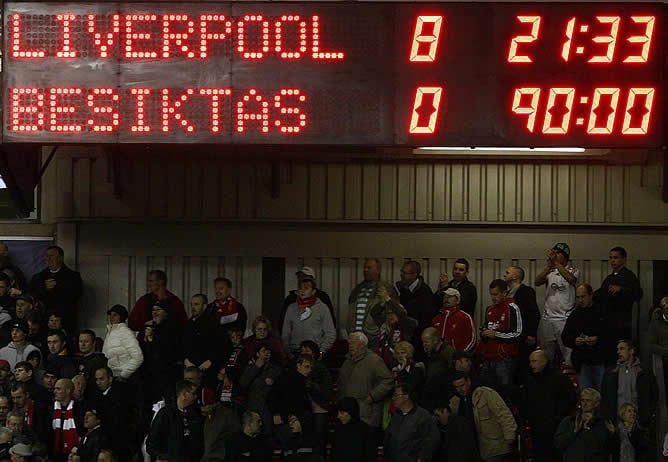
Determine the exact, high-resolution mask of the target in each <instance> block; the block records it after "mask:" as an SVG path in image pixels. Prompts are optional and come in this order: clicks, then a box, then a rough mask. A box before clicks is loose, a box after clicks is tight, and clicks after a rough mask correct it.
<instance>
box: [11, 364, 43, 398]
mask: <svg viewBox="0 0 668 462" xmlns="http://www.w3.org/2000/svg"><path fill="white" fill-rule="evenodd" d="M14 380H15V381H16V382H23V383H25V384H26V387H27V390H28V393H29V394H30V396H31V397H32V398H33V399H34V400H35V401H39V402H40V403H42V404H47V405H50V404H51V399H50V396H49V393H48V392H47V391H46V389H45V388H44V387H43V386H42V384H41V383H38V382H36V381H35V378H34V371H33V367H32V364H30V363H29V362H28V361H21V362H18V363H16V368H15V369H14Z"/></svg>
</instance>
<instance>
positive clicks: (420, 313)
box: [394, 277, 440, 332]
mask: <svg viewBox="0 0 668 462" xmlns="http://www.w3.org/2000/svg"><path fill="white" fill-rule="evenodd" d="M418 279H419V281H420V282H419V283H418V285H417V287H416V288H415V291H414V292H411V291H410V290H409V289H408V288H407V287H403V286H402V285H401V284H400V281H399V282H396V283H395V284H394V289H395V290H396V291H397V293H398V294H399V302H400V303H401V305H402V306H403V307H404V308H405V309H406V312H407V314H408V317H409V318H413V319H415V320H417V322H418V331H420V332H421V331H423V330H424V329H425V327H429V326H431V320H432V319H433V318H434V316H436V313H437V312H438V308H436V307H434V303H433V297H434V296H433V294H432V291H431V288H429V286H428V285H427V283H426V282H424V279H422V278H421V277H420V278H418ZM439 308H440V306H439Z"/></svg>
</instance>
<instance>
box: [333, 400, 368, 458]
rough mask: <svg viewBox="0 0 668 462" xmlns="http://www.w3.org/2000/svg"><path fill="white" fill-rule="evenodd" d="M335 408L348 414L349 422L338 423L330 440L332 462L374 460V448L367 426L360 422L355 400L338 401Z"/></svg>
mask: <svg viewBox="0 0 668 462" xmlns="http://www.w3.org/2000/svg"><path fill="white" fill-rule="evenodd" d="M336 405H337V408H338V409H339V410H340V411H345V412H347V413H348V414H350V417H351V419H350V422H348V423H347V424H345V425H344V424H342V423H341V422H338V423H337V425H336V429H335V431H334V438H333V440H332V456H331V461H332V462H352V461H359V462H367V461H375V460H376V447H375V444H374V441H373V438H370V437H369V436H370V433H371V432H370V431H369V426H368V425H367V424H365V423H364V422H362V421H361V420H360V407H359V404H358V403H357V400H356V399H355V398H350V397H345V398H342V399H341V400H339V401H338V402H337V403H336Z"/></svg>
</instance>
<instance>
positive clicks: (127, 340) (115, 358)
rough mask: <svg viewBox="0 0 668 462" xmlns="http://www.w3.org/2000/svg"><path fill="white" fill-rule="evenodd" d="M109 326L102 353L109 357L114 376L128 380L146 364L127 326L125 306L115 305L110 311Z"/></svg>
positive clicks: (108, 312)
mask: <svg viewBox="0 0 668 462" xmlns="http://www.w3.org/2000/svg"><path fill="white" fill-rule="evenodd" d="M107 314H108V315H109V325H108V326H107V336H106V338H105V339H104V345H103V346H102V353H103V354H104V355H105V356H106V357H107V360H108V365H109V368H110V369H111V370H112V371H113V373H114V376H115V377H117V378H119V379H121V380H128V379H129V378H130V377H131V376H132V375H133V374H134V373H135V372H136V371H137V369H139V367H140V366H141V365H142V363H143V362H144V354H143V353H142V351H141V348H140V347H139V342H138V341H137V338H136V337H135V335H134V333H133V332H132V331H131V330H130V329H129V328H128V326H127V325H126V324H125V321H126V320H127V319H128V310H127V308H125V307H124V306H123V305H114V306H112V307H111V308H110V309H109V311H107Z"/></svg>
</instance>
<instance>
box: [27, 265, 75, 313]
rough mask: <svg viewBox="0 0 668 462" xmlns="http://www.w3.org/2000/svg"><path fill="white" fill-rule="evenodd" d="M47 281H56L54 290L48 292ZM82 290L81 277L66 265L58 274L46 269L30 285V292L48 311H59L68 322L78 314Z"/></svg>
mask: <svg viewBox="0 0 668 462" xmlns="http://www.w3.org/2000/svg"><path fill="white" fill-rule="evenodd" d="M47 279H55V280H56V287H55V288H54V289H52V290H46V280H47ZM81 288H82V283H81V275H80V274H79V272H78V271H74V270H71V269H69V268H68V267H67V266H66V265H63V266H62V267H61V268H60V270H58V272H57V273H52V272H51V271H50V270H49V268H45V269H44V270H42V271H40V272H39V273H37V274H35V275H34V276H33V277H32V280H31V281H30V284H28V292H30V293H31V294H35V296H36V297H37V298H38V299H39V300H41V301H42V303H44V306H46V309H47V310H48V311H59V312H61V313H62V314H63V315H64V316H65V319H66V320H67V319H69V320H71V319H72V318H73V316H74V315H75V313H76V310H77V301H78V300H79V297H81ZM65 324H66V325H67V323H65Z"/></svg>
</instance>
